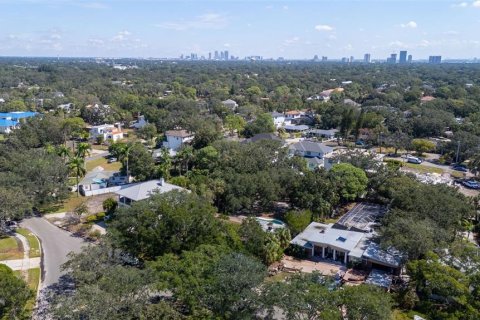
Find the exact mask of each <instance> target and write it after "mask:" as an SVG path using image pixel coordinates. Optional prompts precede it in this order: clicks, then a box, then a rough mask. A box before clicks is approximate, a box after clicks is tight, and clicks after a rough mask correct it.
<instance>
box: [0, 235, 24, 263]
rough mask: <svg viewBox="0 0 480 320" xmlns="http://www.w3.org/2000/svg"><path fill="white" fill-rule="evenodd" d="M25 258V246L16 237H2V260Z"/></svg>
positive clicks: (0, 246) (0, 248)
mask: <svg viewBox="0 0 480 320" xmlns="http://www.w3.org/2000/svg"><path fill="white" fill-rule="evenodd" d="M22 258H23V248H22V245H21V243H19V242H17V240H16V239H15V237H8V238H2V239H0V260H14V259H22Z"/></svg>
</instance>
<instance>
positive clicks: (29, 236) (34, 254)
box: [17, 229, 41, 258]
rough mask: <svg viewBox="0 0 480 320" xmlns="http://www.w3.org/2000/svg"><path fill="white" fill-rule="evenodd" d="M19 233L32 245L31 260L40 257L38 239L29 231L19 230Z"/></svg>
mask: <svg viewBox="0 0 480 320" xmlns="http://www.w3.org/2000/svg"><path fill="white" fill-rule="evenodd" d="M17 233H20V234H21V235H22V236H24V237H25V238H27V240H28V244H29V245H30V253H29V256H30V258H36V257H40V255H41V253H40V243H39V242H38V239H37V237H35V235H33V233H31V232H30V230H27V229H17Z"/></svg>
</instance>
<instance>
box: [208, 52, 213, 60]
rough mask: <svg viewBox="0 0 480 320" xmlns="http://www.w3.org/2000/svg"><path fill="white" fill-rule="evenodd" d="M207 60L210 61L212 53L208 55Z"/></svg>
mask: <svg viewBox="0 0 480 320" xmlns="http://www.w3.org/2000/svg"><path fill="white" fill-rule="evenodd" d="M208 60H212V53H211V52H209V53H208Z"/></svg>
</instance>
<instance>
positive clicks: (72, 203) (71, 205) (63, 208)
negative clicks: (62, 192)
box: [45, 192, 86, 214]
mask: <svg viewBox="0 0 480 320" xmlns="http://www.w3.org/2000/svg"><path fill="white" fill-rule="evenodd" d="M84 201H86V200H85V197H82V196H81V195H80V196H78V197H77V193H76V192H71V193H70V195H69V197H68V199H66V200H65V201H62V203H60V204H58V205H56V206H55V207H52V208H48V209H47V210H45V213H47V214H48V213H59V212H73V210H74V209H75V208H76V207H78V206H79V205H80V204H82V203H83V202H84Z"/></svg>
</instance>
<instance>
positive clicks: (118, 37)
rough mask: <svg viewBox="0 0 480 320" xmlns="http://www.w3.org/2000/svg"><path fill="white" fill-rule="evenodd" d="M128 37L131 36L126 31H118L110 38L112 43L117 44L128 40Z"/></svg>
mask: <svg viewBox="0 0 480 320" xmlns="http://www.w3.org/2000/svg"><path fill="white" fill-rule="evenodd" d="M130 35H132V33H131V32H130V31H127V30H124V31H120V32H118V33H117V34H116V35H115V36H114V37H113V38H112V41H117V42H120V41H125V40H127V39H128V37H129V36H130Z"/></svg>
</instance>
